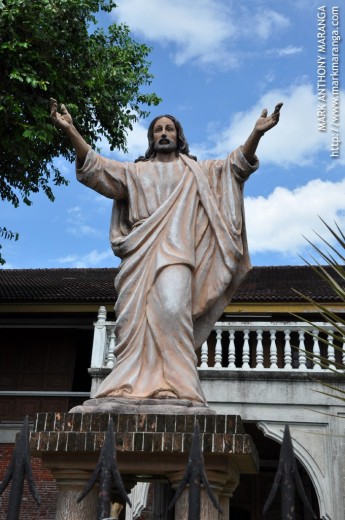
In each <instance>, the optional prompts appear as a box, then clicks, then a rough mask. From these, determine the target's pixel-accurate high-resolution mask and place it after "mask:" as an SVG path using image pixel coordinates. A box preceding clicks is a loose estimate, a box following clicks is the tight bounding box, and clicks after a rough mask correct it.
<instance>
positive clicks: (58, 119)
mask: <svg viewBox="0 0 345 520" xmlns="http://www.w3.org/2000/svg"><path fill="white" fill-rule="evenodd" d="M50 118H51V120H52V122H53V124H54V125H55V126H57V127H58V128H61V130H65V131H66V130H67V129H68V128H70V127H71V126H72V125H73V119H72V116H71V114H70V113H69V112H68V110H67V108H66V107H65V105H61V113H60V112H58V110H57V101H56V99H53V98H50Z"/></svg>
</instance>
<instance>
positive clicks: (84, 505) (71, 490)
mask: <svg viewBox="0 0 345 520" xmlns="http://www.w3.org/2000/svg"><path fill="white" fill-rule="evenodd" d="M54 473H55V474H54V476H55V478H56V484H57V487H58V490H59V495H58V501H57V507H56V516H55V520H66V519H67V518H68V520H90V518H97V500H98V489H97V487H94V488H93V489H92V490H91V491H90V492H89V493H88V494H87V495H86V497H85V498H84V499H83V500H82V501H81V502H80V503H79V504H78V497H79V495H80V493H81V492H82V491H83V489H84V487H85V484H86V482H87V479H82V478H80V475H78V474H77V472H73V471H68V472H64V471H61V472H60V471H55V472H54Z"/></svg>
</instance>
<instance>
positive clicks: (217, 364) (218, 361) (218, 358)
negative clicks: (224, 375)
mask: <svg viewBox="0 0 345 520" xmlns="http://www.w3.org/2000/svg"><path fill="white" fill-rule="evenodd" d="M216 333H217V336H216V339H217V341H216V351H215V355H214V368H222V329H216Z"/></svg>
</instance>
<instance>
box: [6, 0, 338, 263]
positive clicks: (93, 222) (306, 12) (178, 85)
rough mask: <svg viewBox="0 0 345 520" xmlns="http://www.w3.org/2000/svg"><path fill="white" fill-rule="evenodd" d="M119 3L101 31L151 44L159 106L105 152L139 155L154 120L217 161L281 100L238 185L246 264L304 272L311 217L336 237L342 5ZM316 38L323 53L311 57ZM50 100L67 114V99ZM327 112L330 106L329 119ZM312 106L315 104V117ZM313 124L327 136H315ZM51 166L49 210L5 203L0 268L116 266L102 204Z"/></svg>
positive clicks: (307, 1) (43, 203)
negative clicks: (175, 123) (123, 28)
mask: <svg viewBox="0 0 345 520" xmlns="http://www.w3.org/2000/svg"><path fill="white" fill-rule="evenodd" d="M117 4H118V8H117V9H115V10H114V11H113V13H111V14H109V15H108V14H107V15H105V14H103V15H102V19H101V22H102V24H107V23H111V22H118V21H120V22H126V23H127V24H128V25H129V27H130V28H131V33H132V36H133V38H134V39H135V40H136V41H138V42H142V43H147V44H148V45H149V46H150V47H152V52H151V54H150V57H149V59H150V61H151V72H152V73H153V74H154V80H153V82H152V84H151V86H150V87H149V90H150V91H155V92H156V93H157V94H158V95H159V96H160V97H161V98H163V102H162V103H161V105H160V106H158V107H155V108H154V109H153V110H152V112H151V116H150V118H149V119H148V120H144V121H140V122H139V123H138V124H137V125H136V127H135V129H134V130H133V132H132V133H131V134H129V135H128V149H129V154H128V155H127V156H124V155H123V154H122V153H116V152H112V156H113V157H114V158H116V159H120V160H121V159H123V160H130V159H132V158H135V157H137V156H138V155H139V154H142V153H143V152H144V151H145V150H146V128H147V126H148V123H149V120H150V119H151V118H152V117H155V116H156V115H159V114H162V113H171V114H173V115H175V116H176V117H177V118H178V119H179V120H180V121H181V123H182V125H183V127H184V131H185V135H186V136H187V139H188V141H189V144H190V149H191V153H194V154H195V155H197V156H198V157H199V158H200V159H206V158H216V157H219V158H221V157H225V156H226V154H227V153H228V152H230V151H231V150H233V149H234V148H236V147H237V146H239V145H240V144H242V143H243V142H244V140H245V139H246V137H247V136H248V135H249V133H250V132H251V130H252V127H253V125H254V123H255V121H256V119H257V118H258V117H259V116H260V113H261V111H262V109H263V108H268V110H269V112H271V111H272V110H273V109H274V106H275V104H276V103H277V102H279V101H282V102H283V103H284V106H283V108H282V111H281V120H280V123H279V125H278V126H277V127H276V128H274V129H272V130H271V131H270V132H269V133H267V134H266V135H265V136H264V137H263V139H262V140H261V143H260V145H259V148H258V156H259V159H260V164H261V165H260V169H259V170H258V171H257V172H256V173H255V174H254V175H253V176H252V177H251V178H250V179H249V181H248V182H247V183H246V187H245V206H246V218H247V231H248V241H249V249H250V252H251V259H252V264H253V265H287V264H298V263H302V260H301V259H300V255H303V256H307V257H308V254H309V252H308V249H307V247H306V241H305V239H304V238H303V235H304V236H307V237H308V238H311V239H312V240H314V241H315V242H317V237H316V236H315V235H314V233H313V230H314V231H317V232H320V233H322V234H323V235H325V232H324V228H323V226H322V224H321V222H320V220H319V218H318V216H321V217H322V218H323V219H325V220H326V221H327V222H328V223H331V224H332V223H333V221H334V220H336V221H337V222H338V223H339V225H340V226H341V227H342V228H343V229H344V227H345V226H344V224H345V197H344V193H345V175H344V165H345V151H344V145H343V142H344V140H345V135H344V134H345V130H344V129H345V118H344V110H345V108H344V107H345V90H344V89H345V77H344V70H343V68H342V66H343V63H344V52H345V50H344V42H343V41H341V40H340V42H339V41H338V40H337V36H339V35H341V36H343V37H344V36H345V25H344V24H345V7H343V5H341V3H340V2H338V3H336V2H329V1H328V2H323V3H322V2H314V1H312V0H284V1H283V0H280V1H273V0H271V1H269V0H244V1H241V2H236V1H234V0H197V1H190V0H175V1H174V2H161V1H158V0H145V1H144V0H118V2H117ZM318 15H319V18H318ZM323 17H324V18H323ZM322 18H323V19H322ZM318 22H319V28H318ZM337 23H338V25H337ZM332 24H333V25H332ZM333 31H338V33H334V32H333ZM318 33H320V34H319V36H318ZM323 38H324V40H325V43H326V49H327V52H326V53H320V52H318V44H319V45H320V43H321V42H320V41H319V40H322V39H323ZM337 55H340V60H339V61H340V65H339V67H340V69H339V80H340V91H339V103H338V98H337V99H335V98H336V93H335V91H334V93H332V78H331V75H330V74H331V72H332V66H333V72H334V73H335V75H334V76H333V90H335V87H336V85H335V80H336V79H337V75H336V69H335V67H336V65H337V63H336V59H333V62H332V56H333V58H334V57H335V56H337ZM318 56H320V58H322V59H323V60H324V62H325V66H326V75H327V81H326V83H327V96H326V102H325V103H324V102H323V101H322V100H320V99H318V97H319V96H321V94H320V92H321V86H322V85H321V83H320V77H319V84H318V72H319V76H320V75H321V73H322V70H321V66H319V69H318ZM341 80H342V81H343V82H344V84H343V83H341ZM338 87H339V85H338ZM51 94H52V95H54V93H51ZM59 101H60V102H65V103H66V104H67V105H68V99H66V100H59ZM332 103H333V105H337V103H338V108H339V113H338V114H336V113H333V108H332ZM318 105H325V106H324V107H323V110H322V109H321V111H322V112H323V115H322V116H320V120H318V114H317V110H318ZM319 110H320V109H319ZM336 117H338V118H340V124H338V125H337V121H336ZM333 118H334V121H333ZM323 122H325V123H326V127H327V128H326V131H320V130H319V129H318V125H319V124H322V123H323ZM333 123H335V124H336V126H333ZM333 130H334V132H333ZM332 137H333V139H337V138H338V139H340V140H342V143H341V144H340V145H339V147H338V148H337V153H338V156H337V157H331V152H332V150H331V144H332ZM334 142H335V141H333V144H334ZM101 145H102V153H103V154H105V155H111V154H110V151H109V147H108V146H107V143H105V142H102V143H101ZM333 151H334V150H333ZM56 161H57V163H58V164H59V165H60V167H61V168H62V170H63V171H64V173H65V176H66V177H67V178H68V179H69V181H70V184H69V186H68V187H61V188H58V189H56V190H55V195H56V201H55V202H54V203H51V202H49V201H48V200H47V199H46V197H44V196H43V195H37V196H35V197H33V201H34V203H33V206H31V207H29V208H28V207H25V206H24V205H22V206H21V207H20V208H19V209H14V208H13V207H11V206H10V205H4V204H3V208H2V211H1V224H2V225H5V226H6V227H7V228H10V229H12V230H13V231H18V232H19V233H20V240H19V241H18V242H13V241H12V242H6V243H5V244H4V247H3V250H2V252H3V256H4V257H5V258H6V260H7V264H6V266H5V267H7V268H37V267H39V268H51V267H113V266H116V265H118V259H117V258H115V257H114V256H113V253H112V252H111V250H110V247H109V243H108V229H109V219H110V211H111V201H109V200H107V199H105V198H102V197H101V196H99V195H98V194H96V193H94V192H92V191H91V190H89V189H87V188H85V187H84V186H82V185H81V184H79V183H78V182H77V181H76V180H75V173H74V165H73V164H69V163H66V162H65V161H62V160H61V159H59V158H57V159H56Z"/></svg>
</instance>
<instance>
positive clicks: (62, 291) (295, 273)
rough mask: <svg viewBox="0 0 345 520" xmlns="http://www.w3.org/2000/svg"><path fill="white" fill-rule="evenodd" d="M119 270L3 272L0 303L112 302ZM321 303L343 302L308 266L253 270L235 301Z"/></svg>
mask: <svg viewBox="0 0 345 520" xmlns="http://www.w3.org/2000/svg"><path fill="white" fill-rule="evenodd" d="M116 272H117V269H113V268H102V269H2V270H0V302H1V303H14V302H16V303H45V302H47V303H48V302H49V303H54V302H55V303H59V302H60V303H99V304H109V303H113V302H114V300H115V297H116V294H115V288H114V278H115V275H116ZM294 290H297V291H299V292H301V293H303V294H305V295H307V296H309V297H311V298H313V299H314V300H315V301H318V302H338V301H340V299H339V298H338V297H337V296H336V295H335V294H334V293H333V292H332V290H331V289H330V288H329V286H328V285H327V284H326V283H325V282H324V281H322V280H321V279H320V278H319V277H318V276H317V274H316V273H315V272H314V271H313V269H312V268H311V267H309V266H272V267H253V269H252V270H251V271H250V273H249V274H248V276H247V277H246V279H245V280H244V282H243V283H242V285H241V287H240V288H239V289H238V290H237V292H236V294H235V295H234V298H233V302H236V303H244V302H268V303H269V302H272V303H273V302H299V301H304V300H303V298H302V297H300V296H299V295H298V294H296V292H295V291H294Z"/></svg>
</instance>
